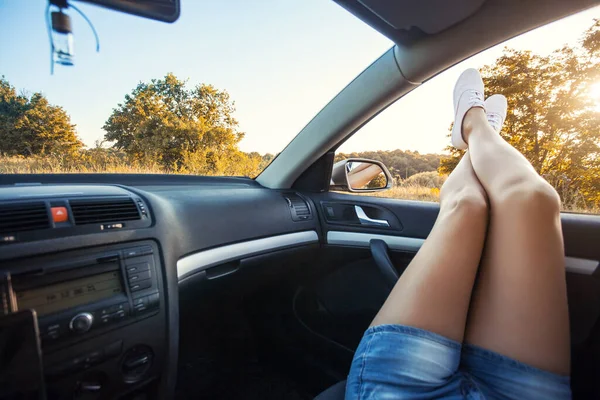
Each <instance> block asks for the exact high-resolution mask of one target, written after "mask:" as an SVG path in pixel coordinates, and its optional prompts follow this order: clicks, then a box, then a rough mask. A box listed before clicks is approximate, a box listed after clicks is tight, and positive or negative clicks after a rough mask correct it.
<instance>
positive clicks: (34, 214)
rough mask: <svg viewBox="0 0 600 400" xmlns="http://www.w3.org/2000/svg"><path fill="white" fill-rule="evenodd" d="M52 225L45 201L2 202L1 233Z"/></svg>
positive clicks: (0, 205)
mask: <svg viewBox="0 0 600 400" xmlns="http://www.w3.org/2000/svg"><path fill="white" fill-rule="evenodd" d="M49 227H50V218H49V217H48V209H47V208H46V204H45V203H44V202H35V203H18V204H0V234H7V233H13V232H22V231H32V230H36V229H46V228H49Z"/></svg>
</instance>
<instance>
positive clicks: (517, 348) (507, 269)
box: [463, 108, 570, 375]
mask: <svg viewBox="0 0 600 400" xmlns="http://www.w3.org/2000/svg"><path fill="white" fill-rule="evenodd" d="M463 136H464V138H465V139H466V141H467V142H468V143H469V152H470V153H471V162H472V165H473V169H474V170H475V174H476V175H477V177H478V178H479V181H480V182H481V184H482V185H483V187H484V188H485V191H486V192H487V195H488V198H489V204H490V224H489V228H488V233H487V240H486V243H485V249H484V252H483V256H482V262H481V266H480V268H479V276H478V278H477V283H476V286H475V289H474V292H473V299H472V301H471V306H470V311H469V317H468V322H467V329H466V338H465V342H468V343H470V344H474V345H477V346H480V347H483V348H486V349H489V350H492V351H494V352H497V353H500V354H503V355H506V356H508V357H511V358H513V359H516V360H518V361H521V362H524V363H526V364H529V365H533V366H535V367H538V368H540V369H544V370H547V371H551V372H554V373H557V374H561V375H568V374H569V369H570V365H569V364H570V351H569V350H570V348H569V343H570V341H569V316H568V309H567V294H566V282H565V269H564V268H565V267H564V250H563V240H562V231H561V226H560V199H559V197H558V195H557V194H556V191H555V190H554V189H553V188H552V187H551V186H550V185H549V184H548V183H547V182H546V181H544V180H543V179H542V178H541V177H540V176H539V175H538V174H537V172H536V171H535V170H534V169H533V167H532V166H531V164H529V162H528V161H527V160H526V159H525V157H523V155H521V154H520V153H519V152H518V151H517V150H516V149H514V148H513V147H512V146H510V145H509V144H508V143H507V142H505V141H504V140H503V139H502V138H501V137H500V136H498V134H497V133H496V132H494V131H493V130H492V128H491V127H490V126H489V124H488V122H487V120H486V115H485V113H484V111H483V110H482V109H480V108H473V109H471V110H469V111H468V113H467V115H466V116H465V119H464V121H463Z"/></svg>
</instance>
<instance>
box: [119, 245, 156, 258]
mask: <svg viewBox="0 0 600 400" xmlns="http://www.w3.org/2000/svg"><path fill="white" fill-rule="evenodd" d="M148 254H152V247H150V246H144V247H136V248H134V249H127V250H124V251H123V257H125V258H131V257H139V256H145V255H148Z"/></svg>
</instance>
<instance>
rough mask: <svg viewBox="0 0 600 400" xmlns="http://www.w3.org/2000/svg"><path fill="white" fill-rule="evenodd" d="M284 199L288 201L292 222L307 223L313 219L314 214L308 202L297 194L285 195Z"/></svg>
mask: <svg viewBox="0 0 600 400" xmlns="http://www.w3.org/2000/svg"><path fill="white" fill-rule="evenodd" d="M283 197H284V198H285V199H286V200H287V202H288V206H289V207H290V212H291V213H292V220H294V221H305V220H307V219H312V212H311V210H310V206H309V205H308V202H307V201H306V200H305V199H304V198H303V197H301V196H300V195H299V194H297V193H284V195H283Z"/></svg>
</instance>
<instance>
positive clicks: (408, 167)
mask: <svg viewBox="0 0 600 400" xmlns="http://www.w3.org/2000/svg"><path fill="white" fill-rule="evenodd" d="M346 158H368V159H371V160H376V161H381V162H382V163H384V164H385V166H386V167H387V168H388V169H389V171H390V173H391V174H392V176H393V177H394V178H395V179H396V180H399V179H407V178H408V177H410V176H412V175H414V174H417V173H419V172H427V171H436V170H437V169H438V167H439V165H440V158H441V155H439V154H420V153H419V152H418V151H410V150H407V151H403V150H400V149H397V150H389V151H382V150H379V151H363V152H360V153H356V152H355V153H348V154H345V153H337V154H336V155H335V162H338V161H340V160H344V159H346Z"/></svg>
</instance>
